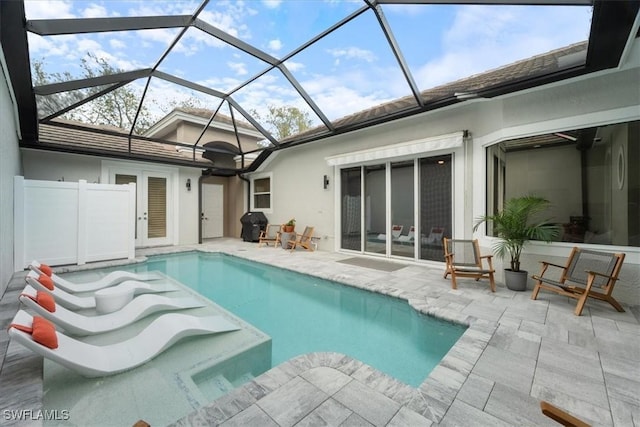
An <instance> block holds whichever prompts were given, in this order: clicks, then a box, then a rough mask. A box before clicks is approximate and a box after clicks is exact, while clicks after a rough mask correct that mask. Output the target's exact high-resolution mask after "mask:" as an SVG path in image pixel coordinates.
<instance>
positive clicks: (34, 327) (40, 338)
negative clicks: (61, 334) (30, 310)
mask: <svg viewBox="0 0 640 427" xmlns="http://www.w3.org/2000/svg"><path fill="white" fill-rule="evenodd" d="M9 328H14V329H17V330H19V331H22V332H26V333H27V334H31V338H33V340H34V341H35V342H37V343H38V344H41V345H43V346H45V347H48V348H51V349H55V348H58V336H57V335H56V327H55V326H53V323H51V322H49V321H48V320H47V319H45V318H44V317H40V316H34V317H33V322H32V323H31V326H27V325H20V324H17V323H12V324H11V325H9Z"/></svg>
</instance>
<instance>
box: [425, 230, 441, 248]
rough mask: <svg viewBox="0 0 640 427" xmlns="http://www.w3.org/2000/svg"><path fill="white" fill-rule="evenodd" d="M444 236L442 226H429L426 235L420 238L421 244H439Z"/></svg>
mask: <svg viewBox="0 0 640 427" xmlns="http://www.w3.org/2000/svg"><path fill="white" fill-rule="evenodd" d="M443 236H444V227H431V231H430V232H429V235H428V236H427V237H423V238H422V244H423V245H432V246H441V245H442V237H443Z"/></svg>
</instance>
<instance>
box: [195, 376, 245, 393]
mask: <svg viewBox="0 0 640 427" xmlns="http://www.w3.org/2000/svg"><path fill="white" fill-rule="evenodd" d="M253 378H254V376H253V375H252V374H251V372H246V373H244V374H241V375H238V376H237V377H236V378H235V379H234V380H233V381H229V380H228V379H227V378H226V377H225V376H224V375H222V374H219V375H216V376H214V377H212V378H209V379H207V380H206V381H203V382H201V383H199V384H198V387H199V388H200V390H201V391H202V393H203V394H204V395H205V397H206V398H207V399H217V398H218V397H220V396H223V395H225V394H227V393H229V392H230V391H231V390H233V389H234V388H236V387H239V386H241V385H242V384H245V383H247V382H249V381H251V380H253Z"/></svg>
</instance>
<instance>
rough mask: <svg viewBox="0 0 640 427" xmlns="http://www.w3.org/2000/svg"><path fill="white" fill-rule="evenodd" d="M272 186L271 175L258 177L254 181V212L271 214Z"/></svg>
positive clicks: (252, 182) (252, 184)
mask: <svg viewBox="0 0 640 427" xmlns="http://www.w3.org/2000/svg"><path fill="white" fill-rule="evenodd" d="M271 184H272V177H271V174H269V175H260V176H256V177H254V178H253V179H252V181H251V190H252V193H253V194H252V197H251V204H252V206H251V210H252V211H261V212H271V209H272V205H271Z"/></svg>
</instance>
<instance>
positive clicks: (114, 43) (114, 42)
mask: <svg viewBox="0 0 640 427" xmlns="http://www.w3.org/2000/svg"><path fill="white" fill-rule="evenodd" d="M109 46H111V47H112V48H113V49H116V50H122V49H125V48H126V47H127V44H126V43H125V42H123V41H122V40H119V39H111V40H109Z"/></svg>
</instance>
